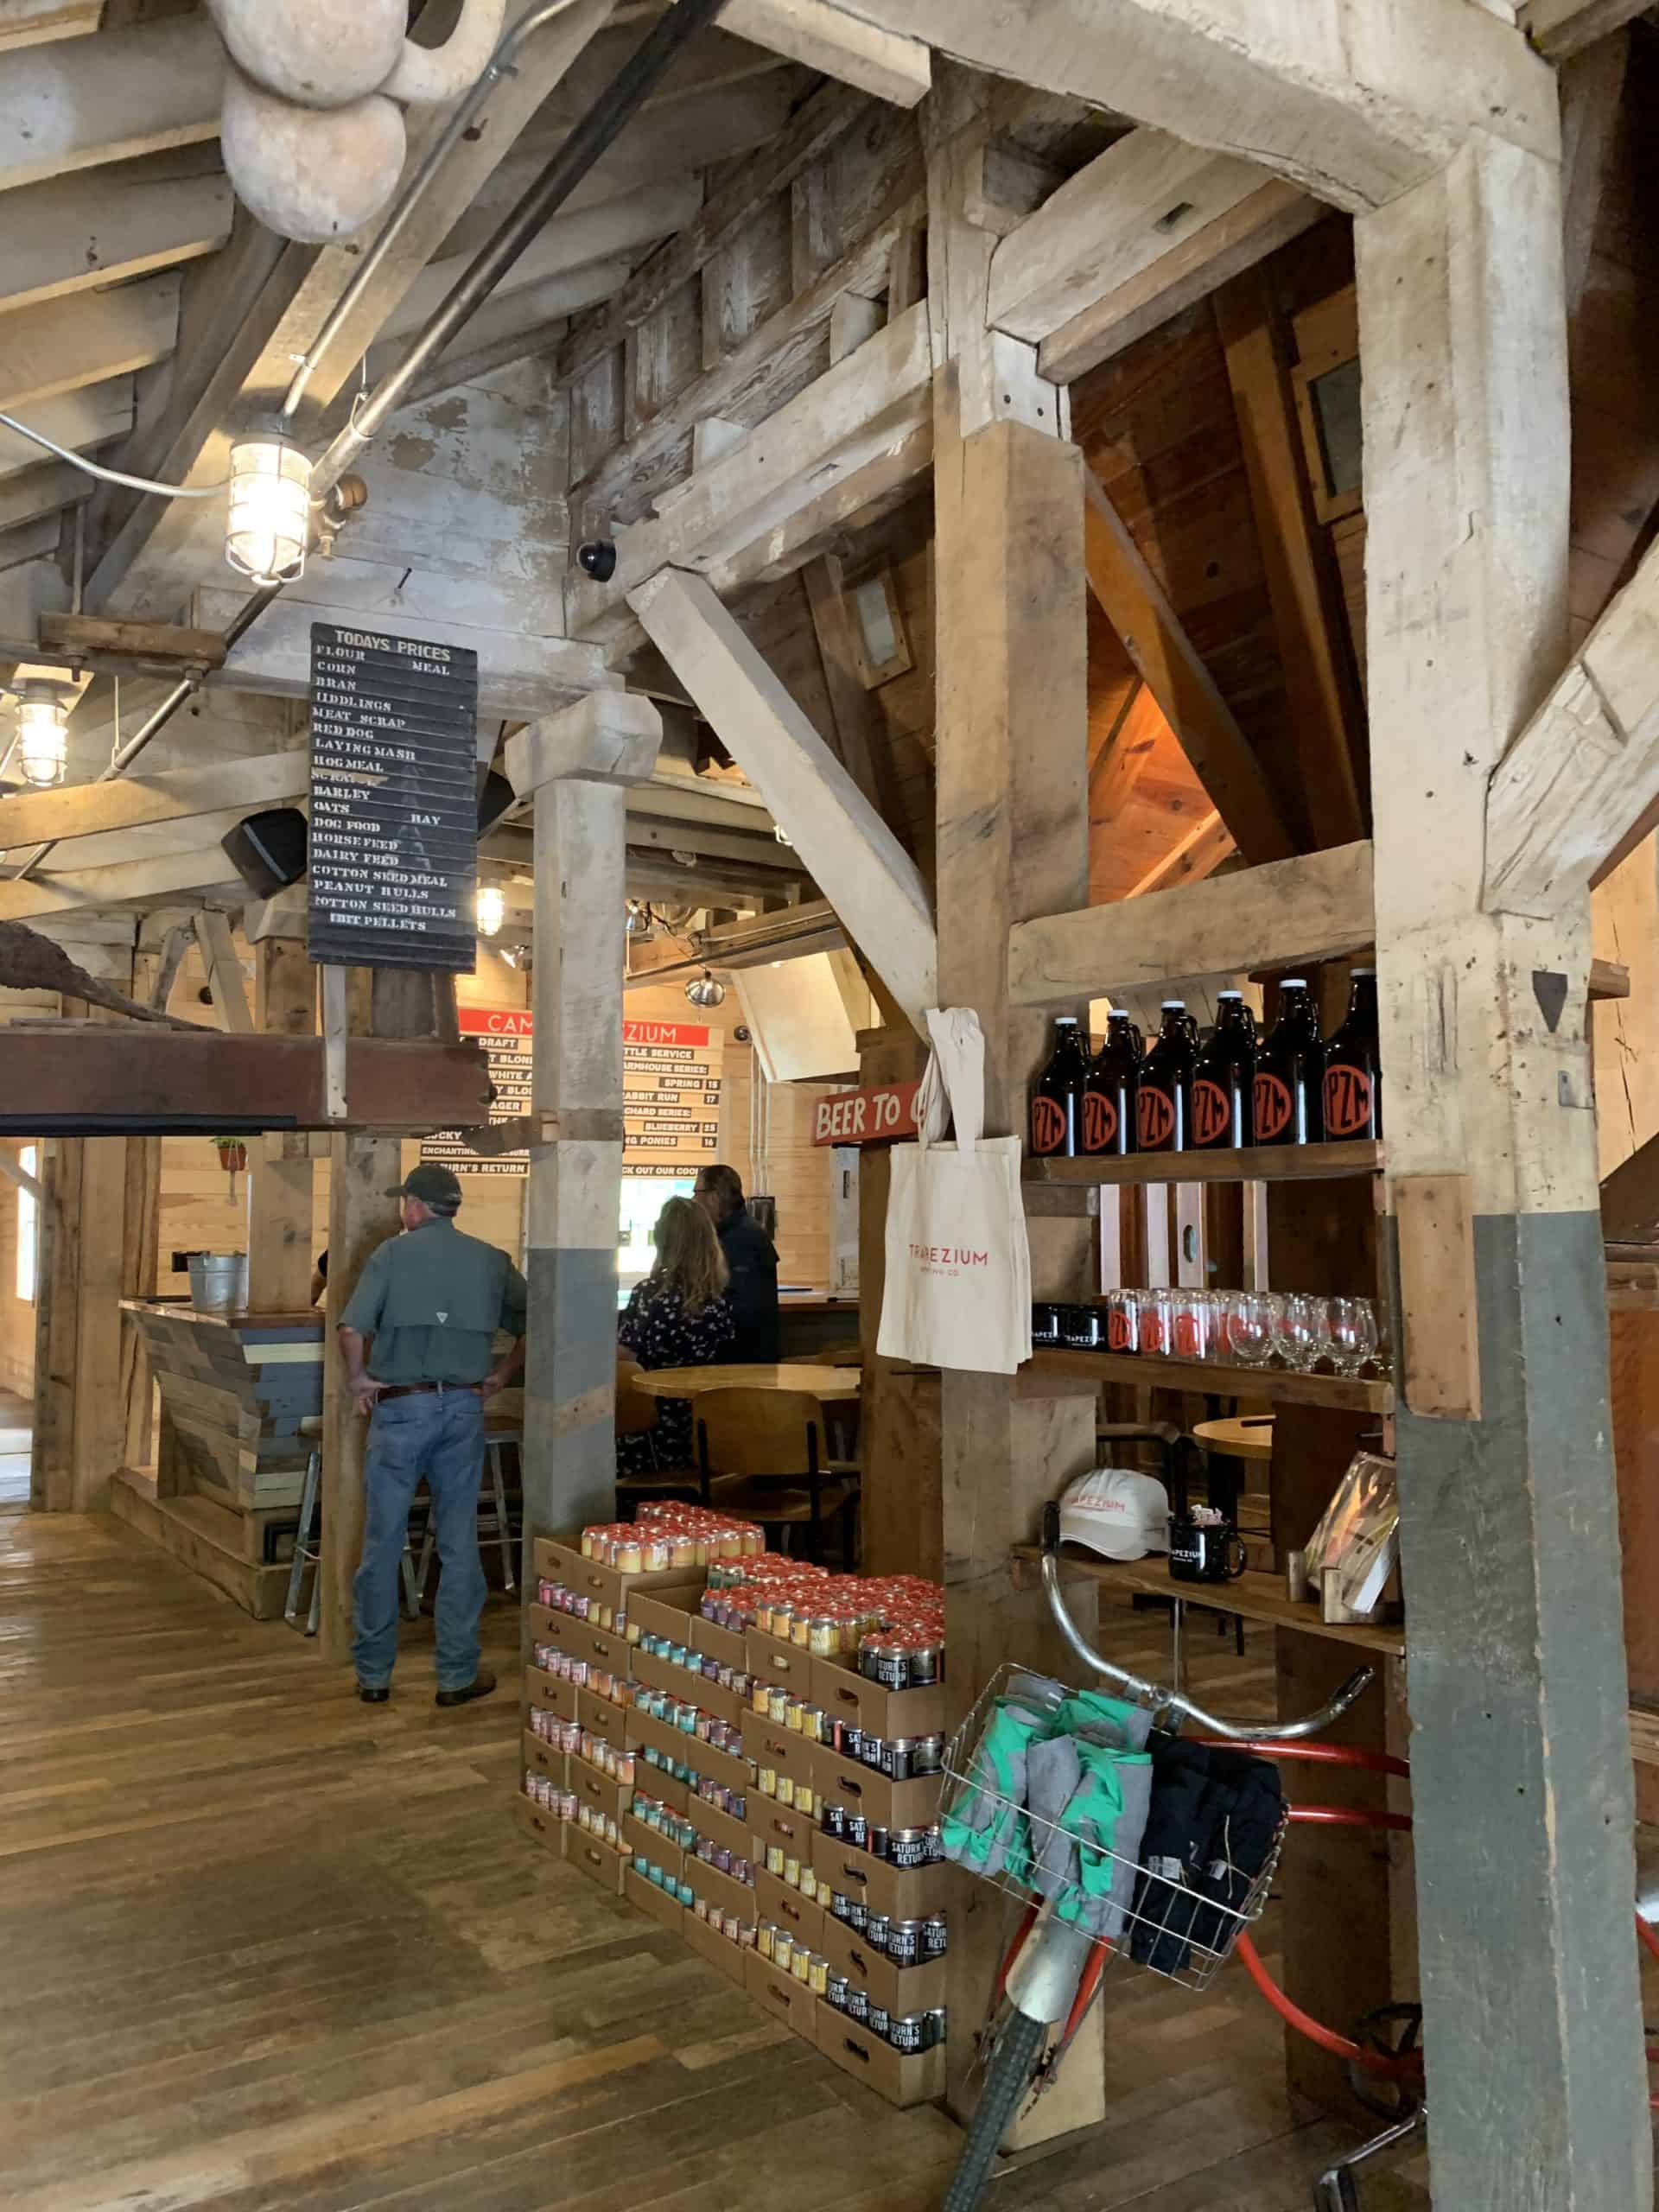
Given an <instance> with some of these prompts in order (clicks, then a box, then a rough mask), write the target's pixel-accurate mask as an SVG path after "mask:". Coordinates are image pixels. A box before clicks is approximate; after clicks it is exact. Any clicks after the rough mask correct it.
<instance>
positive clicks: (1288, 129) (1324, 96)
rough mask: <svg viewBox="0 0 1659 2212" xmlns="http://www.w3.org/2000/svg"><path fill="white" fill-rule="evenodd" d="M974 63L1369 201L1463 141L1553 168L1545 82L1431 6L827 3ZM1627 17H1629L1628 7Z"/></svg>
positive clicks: (1534, 65) (1499, 42)
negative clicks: (1530, 156)
mask: <svg viewBox="0 0 1659 2212" xmlns="http://www.w3.org/2000/svg"><path fill="white" fill-rule="evenodd" d="M837 4H839V5H841V6H842V7H844V9H845V10H846V12H847V13H848V14H849V15H852V16H858V17H859V18H860V19H861V20H862V21H864V22H874V23H879V24H880V25H882V26H883V27H884V28H886V29H894V30H896V29H903V30H904V31H905V32H906V33H907V34H908V35H911V36H912V37H915V38H921V39H925V40H926V41H927V42H928V44H929V45H930V46H932V47H934V48H937V49H938V51H939V52H940V53H942V54H950V55H952V56H954V57H955V58H956V59H957V60H960V61H965V62H968V63H969V64H970V65H971V66H972V67H975V68H977V69H984V70H988V71H990V72H992V73H994V74H996V75H998V76H1003V77H1013V78H1015V79H1019V80H1020V81H1021V82H1023V83H1025V84H1027V85H1033V86H1039V87H1041V88H1043V89H1045V90H1046V91H1049V92H1069V93H1072V94H1074V95H1076V96H1077V97H1078V98H1080V99H1085V100H1091V101H1093V102H1094V103H1095V104H1096V105H1097V106H1100V107H1104V108H1109V109H1112V110H1115V111H1116V112H1117V113H1119V114H1122V115H1129V116H1133V117H1134V118H1135V120H1136V121H1137V122H1141V123H1149V124H1155V125H1157V127H1158V128H1159V129H1160V130H1166V131H1168V132H1170V133H1171V135H1172V136H1173V137H1178V138H1183V139H1185V140H1186V141H1188V142H1189V143H1191V144H1192V145H1195V146H1210V147H1214V148H1216V149H1218V150H1220V151H1222V152H1224V153H1231V152H1236V150H1237V149H1239V148H1240V147H1248V148H1249V155H1250V158H1251V159H1252V160H1253V161H1256V162H1260V163H1261V165H1262V168H1267V169H1270V170H1273V171H1274V172H1275V173H1277V174H1278V175H1281V176H1284V177H1287V178H1288V179H1289V180H1290V181H1292V182H1294V183H1296V184H1299V185H1300V186H1302V187H1303V188H1305V189H1306V190H1309V191H1313V192H1316V193H1318V194H1319V197H1320V198H1321V199H1324V200H1330V201H1331V202H1332V204H1333V205H1335V206H1338V207H1347V208H1350V209H1352V210H1354V211H1355V212H1358V211H1359V210H1361V209H1363V208H1366V207H1378V206H1381V205H1383V203H1384V202H1386V201H1388V200H1393V199H1395V198H1397V197H1398V196H1399V195H1400V194H1402V192H1406V191H1408V190H1409V189H1410V188H1411V187H1412V186H1413V185H1414V184H1417V183H1421V181H1423V180H1424V179H1425V178H1427V177H1429V176H1432V175H1433V174H1434V173H1435V172H1436V171H1437V170H1438V169H1440V168H1442V167H1444V165H1445V163H1446V162H1447V161H1448V160H1449V159H1450V158H1451V156H1452V154H1453V153H1454V152H1455V151H1456V150H1457V149H1458V147H1459V146H1460V145H1461V144H1462V143H1463V142H1464V141H1465V138H1467V137H1469V136H1470V134H1471V131H1475V130H1483V131H1488V132H1491V133H1493V134H1495V135H1497V136H1501V137H1504V138H1507V139H1510V140H1511V141H1513V142H1514V143H1516V144H1519V145H1523V146H1527V147H1529V148H1531V149H1533V150H1535V151H1537V152H1539V153H1541V154H1543V155H1544V156H1547V157H1551V156H1554V152H1555V145H1556V123H1555V87H1554V80H1553V79H1552V77H1551V75H1550V73H1549V70H1548V67H1547V66H1546V65H1545V64H1544V63H1543V62H1541V60H1539V59H1538V57H1537V56H1536V55H1535V54H1533V53H1531V52H1530V51H1529V48H1528V47H1527V44H1526V41H1525V40H1524V39H1522V37H1520V36H1519V35H1517V33H1516V29H1515V28H1514V26H1513V25H1512V24H1509V25H1506V24H1504V23H1503V22H1499V20H1498V19H1497V17H1496V16H1492V15H1489V14H1487V13H1486V12H1485V11H1484V10H1483V9H1481V8H1478V7H1470V6H1466V5H1458V6H1451V7H1448V6H1446V4H1445V0H1317V4H1316V0H1307V4H1305V5H1297V6H1289V7H1267V6H1263V5H1262V4H1261V0H837ZM1634 12H1636V10H1635V7H1634V5H1631V6H1630V7H1628V8H1627V10H1626V13H1627V14H1631V13H1634Z"/></svg>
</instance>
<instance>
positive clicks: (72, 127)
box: [0, 14, 225, 192]
mask: <svg viewBox="0 0 1659 2212" xmlns="http://www.w3.org/2000/svg"><path fill="white" fill-rule="evenodd" d="M224 89H225V49H224V48H223V46H221V45H220V43H219V34H218V32H217V31H216V30H215V29H213V23H212V22H211V21H210V20H209V19H208V17H207V16H206V15H205V14H203V15H200V16H177V17H175V18H173V19H172V20H170V21H167V22H158V23H144V24H140V25H138V26H136V27H135V28H134V29H130V30H120V31H105V32H103V33H101V34H100V35H99V36H98V37H97V38H81V39H69V40H65V41H59V42H56V43H54V44H52V45H42V46H37V47H34V48H30V49H29V52H27V53H23V54H12V55H11V56H10V58H9V59H8V60H7V62H6V89H5V98H4V99H3V100H0V192H10V191H15V190H16V188H17V187H18V186H19V185H24V184H38V183H40V182H41V181H43V180H44V179H46V178H48V177H54V176H61V175H63V174H64V173H65V172H66V171H67V170H71V169H82V168H96V167H101V166H102V165H104V164H105V163H107V162H124V161H130V160H132V159H134V158H136V157H137V156H139V155H142V154H158V153H162V152H165V151H166V150H167V149H169V148H171V147H175V146H196V145H201V144H204V143H206V142H207V141H208V140H209V139H213V138H217V137H218V136H219V103H220V101H221V99H223V97H224Z"/></svg>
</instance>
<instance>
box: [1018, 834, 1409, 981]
mask: <svg viewBox="0 0 1659 2212" xmlns="http://www.w3.org/2000/svg"><path fill="white" fill-rule="evenodd" d="M1375 938H1376V913H1375V909H1374V906H1373V903H1372V878H1371V848H1370V844H1369V843H1361V844H1356V845H1344V846H1341V847H1339V848H1338V849H1335V850H1334V851H1331V852H1325V853H1308V854H1306V855H1300V856H1299V857H1298V858H1296V859H1294V860H1288V861H1272V862H1270V863H1269V864H1268V866H1266V867H1264V868H1243V869H1241V870H1240V871H1239V872H1238V873H1237V874H1233V875H1225V876H1216V877H1213V878H1211V880H1209V881H1207V882H1205V883H1201V884H1197V883H1195V884H1192V885H1189V886H1188V887H1185V888H1182V889H1171V890H1162V891H1158V892H1156V893H1153V892H1147V893H1144V894H1143V895H1141V897H1139V898H1134V899H1117V900H1116V901H1114V902H1113V903H1112V904H1110V905H1108V906H1085V907H1083V908H1081V909H1080V910H1079V911H1078V912H1075V913H1071V914H1052V915H1047V916H1045V917H1044V918H1042V919H1041V920H1039V921H1032V922H1016V923H1015V924H1014V927H1013V929H1012V930H1011V931H1009V933H1008V1000H1009V1003H1010V1004H1011V1005H1013V1006H1017V1007H1069V1006H1075V1005H1076V1004H1077V1001H1079V1000H1080V999H1088V998H1097V997H1099V996H1100V995H1102V994H1103V993H1105V994H1108V995H1116V994H1117V993H1119V992H1120V991H1130V990H1140V989H1144V988H1147V987H1148V986H1151V985H1155V984H1158V983H1160V982H1164V981H1165V980H1166V979H1170V980H1175V979H1179V980H1180V981H1183V982H1185V981H1188V980H1197V979H1199V978H1202V977H1205V976H1231V975H1236V974H1239V973H1242V972H1246V971H1249V970H1251V969H1259V968H1283V967H1286V966H1288V965H1290V964H1291V963H1294V962H1298V961H1319V960H1334V959H1337V958H1338V957H1341V956H1342V955H1343V954H1345V953H1353V952H1358V951H1360V950H1363V948H1364V947H1365V946H1367V945H1369V944H1371V943H1372V942H1373V941H1374V940H1375Z"/></svg>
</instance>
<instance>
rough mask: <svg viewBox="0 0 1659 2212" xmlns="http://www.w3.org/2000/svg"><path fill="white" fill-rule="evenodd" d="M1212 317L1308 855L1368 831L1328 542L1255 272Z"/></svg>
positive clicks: (1357, 705) (1268, 299)
mask: <svg viewBox="0 0 1659 2212" xmlns="http://www.w3.org/2000/svg"><path fill="white" fill-rule="evenodd" d="M1215 314H1216V323H1217V328H1218V330H1219V331H1220V334H1221V342H1222V351H1223V353H1224V357H1225V359H1226V364H1227V381H1228V383H1229V385H1230V387H1231V390H1232V395H1233V410H1234V413H1235V414H1236V416H1237V418H1238V435H1239V443H1240V445H1241V447H1242V448H1243V454H1244V474H1245V479H1246V481H1247V482H1248V484H1249V495H1250V506H1251V510H1252V512H1253V513H1254V515H1255V531H1256V537H1257V540H1258V543H1260V545H1261V549H1262V567H1263V568H1264V569H1265V570H1266V572H1267V581H1268V600H1269V601H1270V603H1271V605H1272V608H1273V626H1274V633H1275V635H1276V637H1277V639H1278V645H1279V658H1280V660H1281V662H1282V664H1283V666H1284V671H1285V690H1286V693H1287V698H1288V703H1289V723H1290V731H1291V735H1292V740H1293V743H1294V750H1295V756H1296V761H1297V766H1298V770H1299V772H1300V782H1301V785H1302V790H1303V793H1304V796H1305V800H1306V809H1307V819H1308V823H1309V827H1310V828H1311V829H1312V830H1313V842H1314V844H1315V845H1345V844H1349V843H1351V842H1352V841H1353V840H1354V839H1355V838H1357V837H1363V836H1365V834H1366V832H1367V830H1368V829H1369V828H1370V820H1369V810H1368V809H1367V807H1366V805H1365V804H1364V801H1363V798H1362V796H1361V772H1360V765H1359V764H1360V761H1361V760H1362V759H1363V753H1362V751H1361V748H1360V742H1359V741H1360V738H1361V734H1362V732H1363V726H1364V725H1363V715H1364V707H1363V702H1362V700H1361V697H1360V692H1359V684H1358V681H1357V677H1356V674H1355V671H1354V667H1353V664H1352V660H1351V655H1350V653H1349V652H1348V651H1347V649H1346V645H1345V640H1344V617H1343V613H1342V600H1341V590H1340V586H1339V582H1338V577H1337V574H1336V569H1335V564H1334V562H1333V560H1332V554H1331V547H1330V541H1329V539H1328V538H1327V537H1326V536H1325V532H1324V531H1322V530H1321V529H1320V527H1319V521H1318V518H1317V517H1316V516H1315V514H1314V512H1313V498H1312V494H1311V493H1310V492H1309V489H1308V486H1307V480H1306V471H1305V467H1304V464H1303V460H1302V443H1301V437H1300V430H1299V428H1298V425H1297V422H1296V403H1295V398H1294V393H1293V390H1292V385H1291V381H1290V347H1289V342H1288V338H1287V333H1286V331H1285V329H1284V326H1283V322H1282V320H1281V317H1280V315H1279V314H1278V312H1277V310H1276V308H1274V302H1273V297H1272V294H1271V292H1270V290H1269V289H1268V284H1267V282H1266V280H1265V278H1264V277H1263V275H1262V271H1261V270H1260V269H1255V270H1250V271H1249V273H1248V274H1247V275H1245V276H1243V277H1236V278H1235V279H1234V280H1233V282H1232V283H1230V284H1228V285H1226V286H1224V288H1223V289H1221V290H1220V291H1218V292H1217V294H1216V296H1215Z"/></svg>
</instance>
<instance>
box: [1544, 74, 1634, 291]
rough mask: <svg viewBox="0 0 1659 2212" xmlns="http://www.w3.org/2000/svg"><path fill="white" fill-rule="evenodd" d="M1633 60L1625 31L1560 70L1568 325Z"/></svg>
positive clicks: (1585, 274) (1584, 276) (1585, 277)
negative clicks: (1625, 77) (1631, 60)
mask: <svg viewBox="0 0 1659 2212" xmlns="http://www.w3.org/2000/svg"><path fill="white" fill-rule="evenodd" d="M1629 61H1630V32H1629V31H1628V30H1620V31H1618V32H1615V33H1614V35H1612V36H1611V38H1605V39H1602V40H1600V41H1599V42H1598V43H1597V44H1596V45H1594V46H1592V47H1589V48H1586V49H1585V51H1584V52H1582V53H1580V54H1574V55H1573V57H1572V59H1571V60H1567V61H1566V62H1565V63H1563V65H1562V67H1561V70H1560V80H1561V258H1562V263H1563V265H1564V269H1565V273H1566V279H1567V317H1568V320H1569V321H1571V320H1572V318H1573V316H1574V315H1576V314H1577V313H1578V308H1579V302H1580V300H1581V299H1582V298H1583V297H1584V288H1585V286H1586V283H1588V282H1589V278H1590V257H1591V254H1592V251H1594V248H1595V239H1596V225H1597V222H1598V220H1599V218H1600V214H1601V203H1602V195H1603V192H1604V189H1605V185H1606V182H1607V171H1608V167H1609V163H1610V162H1611V158H1612V156H1613V154H1614V149H1615V148H1616V147H1617V145H1618V114H1619V108H1620V105H1621V104H1622V102H1623V100H1624V76H1625V71H1626V68H1627V67H1628V64H1629Z"/></svg>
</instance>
